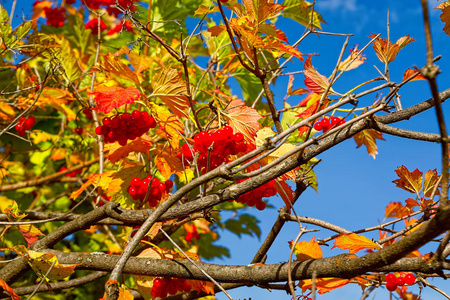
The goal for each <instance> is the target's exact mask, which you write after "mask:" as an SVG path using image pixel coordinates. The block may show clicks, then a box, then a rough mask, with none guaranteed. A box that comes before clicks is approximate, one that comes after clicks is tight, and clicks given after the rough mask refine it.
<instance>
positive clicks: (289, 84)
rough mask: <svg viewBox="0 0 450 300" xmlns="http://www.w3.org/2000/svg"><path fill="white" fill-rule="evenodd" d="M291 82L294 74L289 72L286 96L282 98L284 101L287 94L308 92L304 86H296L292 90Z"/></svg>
mask: <svg viewBox="0 0 450 300" xmlns="http://www.w3.org/2000/svg"><path fill="white" fill-rule="evenodd" d="M293 83H294V75H292V74H290V75H289V82H288V87H287V92H286V96H285V97H284V100H285V101H286V99H287V98H288V97H289V96H292V95H302V94H305V93H308V92H309V91H308V90H307V89H305V88H298V89H295V90H292V86H293Z"/></svg>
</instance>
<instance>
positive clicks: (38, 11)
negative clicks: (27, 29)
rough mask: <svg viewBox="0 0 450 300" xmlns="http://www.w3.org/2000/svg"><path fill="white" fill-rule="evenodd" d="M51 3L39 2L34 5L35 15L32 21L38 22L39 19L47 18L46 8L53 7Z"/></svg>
mask: <svg viewBox="0 0 450 300" xmlns="http://www.w3.org/2000/svg"><path fill="white" fill-rule="evenodd" d="M52 4H53V3H52V2H51V1H39V2H36V3H35V4H34V5H33V15H32V16H31V20H36V19H38V18H45V12H44V8H51V7H52Z"/></svg>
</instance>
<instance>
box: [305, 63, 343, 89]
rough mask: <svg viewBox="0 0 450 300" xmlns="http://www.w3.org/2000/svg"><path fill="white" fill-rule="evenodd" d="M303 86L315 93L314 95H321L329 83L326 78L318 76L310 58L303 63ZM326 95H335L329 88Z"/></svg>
mask: <svg viewBox="0 0 450 300" xmlns="http://www.w3.org/2000/svg"><path fill="white" fill-rule="evenodd" d="M304 74H305V85H306V87H307V88H308V89H309V90H310V91H312V92H314V93H316V94H319V95H320V94H322V93H323V92H324V91H325V90H326V89H327V87H328V86H329V85H330V82H329V81H328V78H326V77H325V76H323V75H320V74H319V72H317V70H316V69H314V67H313V66H312V64H311V56H310V57H308V59H307V60H306V61H305V72H304ZM328 94H331V95H332V94H336V92H335V91H333V89H332V88H330V90H329V92H328Z"/></svg>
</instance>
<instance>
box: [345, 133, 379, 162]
mask: <svg viewBox="0 0 450 300" xmlns="http://www.w3.org/2000/svg"><path fill="white" fill-rule="evenodd" d="M353 138H354V139H355V142H356V145H357V147H356V148H359V147H361V145H363V144H364V145H365V146H366V148H367V153H369V155H372V157H373V159H375V156H376V155H377V154H378V148H377V142H376V139H379V140H383V141H384V138H383V136H382V133H381V132H379V131H377V130H375V129H364V130H363V131H360V132H358V133H357V134H355V135H354V136H353Z"/></svg>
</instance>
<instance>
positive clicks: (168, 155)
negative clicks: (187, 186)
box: [153, 144, 188, 179]
mask: <svg viewBox="0 0 450 300" xmlns="http://www.w3.org/2000/svg"><path fill="white" fill-rule="evenodd" d="M167 148H168V147H166V148H164V147H163V145H160V144H158V145H157V148H156V150H155V151H154V152H153V154H154V156H155V164H156V168H157V169H158V170H159V172H160V173H161V175H162V176H163V177H164V178H166V179H168V178H169V177H170V176H171V175H172V174H177V175H178V177H183V176H184V173H185V168H186V167H188V166H183V163H182V162H181V160H180V159H178V157H177V156H176V154H175V153H173V151H171V149H170V148H169V149H167Z"/></svg>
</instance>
